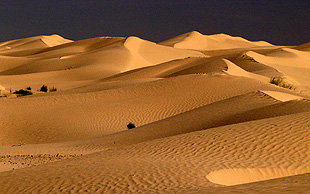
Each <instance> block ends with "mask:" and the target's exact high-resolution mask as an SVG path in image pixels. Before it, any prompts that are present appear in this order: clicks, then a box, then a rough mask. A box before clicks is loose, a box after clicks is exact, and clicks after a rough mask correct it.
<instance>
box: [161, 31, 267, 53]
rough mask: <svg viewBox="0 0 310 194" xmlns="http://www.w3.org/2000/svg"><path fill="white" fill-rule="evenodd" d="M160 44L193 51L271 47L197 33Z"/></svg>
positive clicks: (225, 36) (227, 36) (239, 39)
mask: <svg viewBox="0 0 310 194" xmlns="http://www.w3.org/2000/svg"><path fill="white" fill-rule="evenodd" d="M160 44H162V45H166V46H172V47H174V48H182V49H194V50H218V49H233V48H247V47H259V46H272V45H271V44H269V43H267V42H264V41H257V42H251V41H248V40H246V39H244V38H241V37H232V36H229V35H226V34H216V35H203V34H201V33H199V32H197V31H193V32H189V33H186V34H182V35H180V36H177V37H174V38H171V39H169V40H166V41H163V42H161V43H160Z"/></svg>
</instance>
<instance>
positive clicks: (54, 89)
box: [48, 87, 57, 92]
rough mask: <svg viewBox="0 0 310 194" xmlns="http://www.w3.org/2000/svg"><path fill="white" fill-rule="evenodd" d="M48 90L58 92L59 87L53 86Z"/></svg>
mask: <svg viewBox="0 0 310 194" xmlns="http://www.w3.org/2000/svg"><path fill="white" fill-rule="evenodd" d="M48 91H49V92H56V91H57V88H55V87H51V88H50V89H49V90H48Z"/></svg>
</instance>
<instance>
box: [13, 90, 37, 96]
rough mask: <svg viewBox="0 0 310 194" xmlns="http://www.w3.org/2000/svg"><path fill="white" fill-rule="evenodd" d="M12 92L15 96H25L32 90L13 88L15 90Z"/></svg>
mask: <svg viewBox="0 0 310 194" xmlns="http://www.w3.org/2000/svg"><path fill="white" fill-rule="evenodd" d="M13 94H16V96H17V97H19V96H27V95H31V94H32V92H31V91H30V90H23V89H20V90H15V92H13Z"/></svg>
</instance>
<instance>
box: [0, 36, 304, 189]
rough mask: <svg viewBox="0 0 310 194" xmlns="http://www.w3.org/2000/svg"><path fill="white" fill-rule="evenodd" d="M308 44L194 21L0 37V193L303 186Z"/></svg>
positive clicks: (289, 187) (285, 187)
mask: <svg viewBox="0 0 310 194" xmlns="http://www.w3.org/2000/svg"><path fill="white" fill-rule="evenodd" d="M308 47H309V46H308V43H306V44H303V45H299V46H290V47H288V46H274V45H271V44H269V43H267V42H264V41H260V42H256V41H248V40H246V39H243V38H241V37H232V36H229V35H225V34H217V35H202V34H200V33H199V32H196V31H193V32H189V33H186V34H183V35H180V36H177V37H174V38H171V39H169V40H166V41H164V42H161V43H159V44H156V43H154V42H150V41H146V40H143V39H140V38H138V37H134V36H132V37H127V38H123V37H97V38H91V39H85V40H79V41H71V40H68V39H65V38H62V37H61V36H58V35H51V36H36V37H30V38H23V39H18V40H12V41H7V42H3V43H0V193H67V192H73V193H87V192H88V193H95V192H97V193H262V192H264V193H266V192H267V193H268V192H269V193H307V192H308V191H309V189H310V188H309V185H310V179H309V173H310V168H309V165H310V163H309V161H310V158H309V157H310V153H309V149H308V145H309V143H310V134H309V126H310V119H309V118H310V80H309V75H310V72H309V69H310V54H309V49H308ZM277 76H280V77H283V78H284V81H285V82H287V83H291V84H294V87H296V89H295V90H290V89H287V88H283V87H280V86H277V85H274V84H270V83H269V81H270V78H272V77H277ZM43 84H45V85H48V87H49V88H51V87H56V88H57V91H56V92H46V93H45V92H42V91H38V89H39V88H40V87H41V86H42V85H43ZM26 87H31V88H32V90H31V92H32V93H33V94H32V95H29V96H22V97H17V96H16V95H15V94H12V92H14V91H15V90H19V89H24V90H26V89H25V88H26ZM129 122H133V123H134V124H135V126H136V127H135V128H134V129H128V128H127V124H128V123H129Z"/></svg>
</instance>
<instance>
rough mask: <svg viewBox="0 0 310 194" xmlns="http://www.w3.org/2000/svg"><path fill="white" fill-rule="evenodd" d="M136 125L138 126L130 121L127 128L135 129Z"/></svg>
mask: <svg viewBox="0 0 310 194" xmlns="http://www.w3.org/2000/svg"><path fill="white" fill-rule="evenodd" d="M135 127H136V125H135V124H133V123H132V122H130V123H128V125H127V128H128V129H133V128H135Z"/></svg>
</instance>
